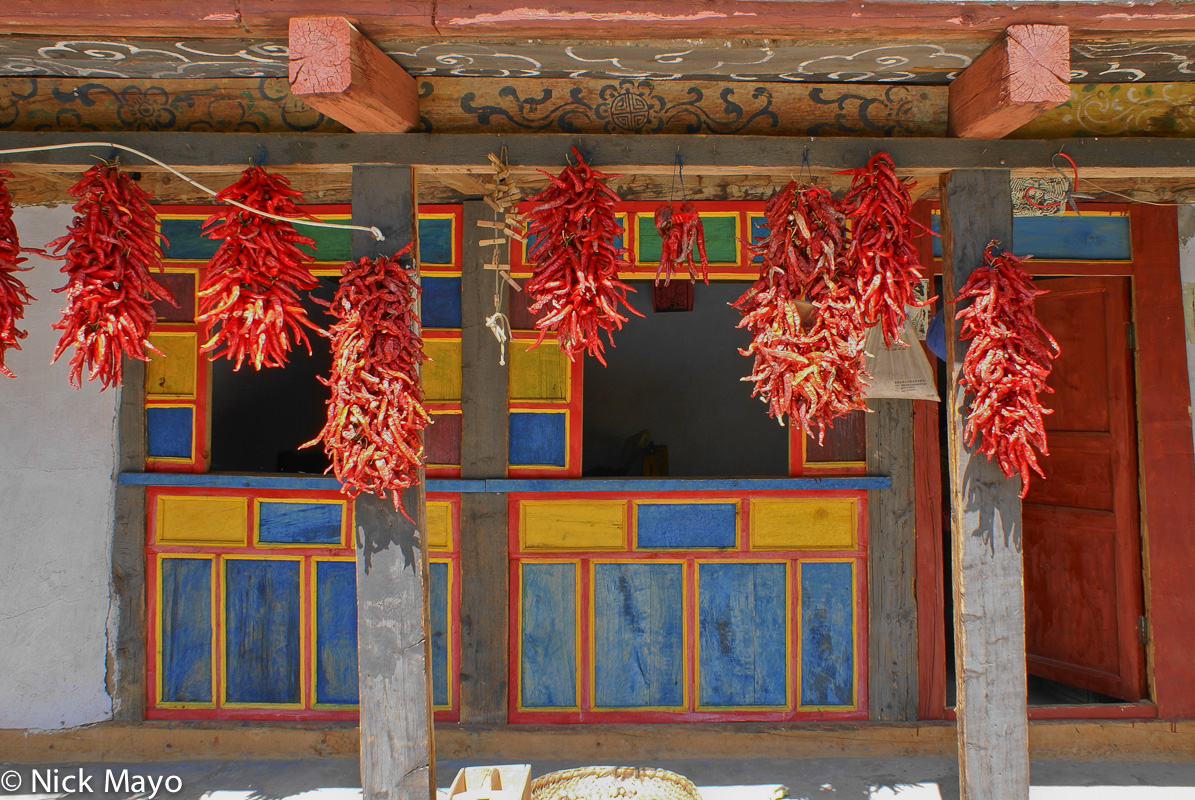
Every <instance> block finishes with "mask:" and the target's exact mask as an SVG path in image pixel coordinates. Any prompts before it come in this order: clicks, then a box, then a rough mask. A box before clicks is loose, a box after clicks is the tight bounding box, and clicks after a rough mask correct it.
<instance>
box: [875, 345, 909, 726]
mask: <svg viewBox="0 0 1195 800" xmlns="http://www.w3.org/2000/svg"><path fill="white" fill-rule="evenodd" d="M914 346H918V345H917V343H916V342H914ZM867 408H868V410H869V411H872V412H873V413H871V414H868V416H867V474H868V475H888V476H890V477H891V480H892V485H891V486H890V487H889V488H887V489H879V490H876V491H871V492H868V493H867V587H868V588H867V597H868V603H869V605H870V607H871V608H870V613H869V614H868V648H867V654H868V662H869V671H870V675H869V679H868V683H867V686H868V690H867V691H868V705H869V706H870V708H871V718H872V719H873V720H885V721H894V720H915V719H917V597H916V593H915V578H916V575H917V551H916V528H915V526H916V521H917V506H916V502H915V493H914V487H913V404H912V401H910V400H895V399H885V400H869V401H868V402H867Z"/></svg>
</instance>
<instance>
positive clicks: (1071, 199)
mask: <svg viewBox="0 0 1195 800" xmlns="http://www.w3.org/2000/svg"><path fill="white" fill-rule="evenodd" d="M1059 156H1061V157H1062V158H1065V159H1066V160H1067V161H1068V162H1069V163H1070V165H1071V180H1072V183H1071V191H1070V192H1068V193H1067V196H1066V197H1064V198H1063V199H1062V200H1060V201H1058V202H1056V203H1050V204H1046V205H1038V204H1037V203H1035V202H1033V201H1032V200H1030V199H1029V189H1026V190H1025V200H1026V202H1028V203H1029V205H1031V206H1034V207H1036V208H1047V209H1048V208H1056V207H1058V206H1060V205H1062V204H1063V203H1069V204H1070V206H1071V207H1072V208H1074V209H1075V211H1076V212H1077V211H1078V210H1079V209H1078V208H1077V207H1076V206H1075V198H1079V199H1091V198H1088V197H1084V196H1083V195H1076V194H1075V193H1074V190H1075V189H1078V188H1079V182H1080V181H1082V182H1083V183H1085V184H1087V185H1088V186H1091V187H1092V188H1094V189H1098V190H1099V191H1101V192H1103V193H1105V194H1111V195H1115V196H1116V197H1120V198H1123V199H1124V200H1127V201H1129V202H1130V203H1139V204H1141V205H1145V206H1162V207H1169V206H1174V205H1178V204H1177V203H1174V202H1162V203H1159V202H1156V201H1153V200H1138V199H1137V198H1135V197H1130V196H1129V195H1127V194H1122V193H1120V192H1117V191H1115V190H1113V189H1105V188H1104V187H1103V186H1100V185H1099V184H1098V183H1096V182H1095V181H1093V180H1091V179H1090V178H1082V177H1080V176H1079V165H1078V164H1076V163H1075V160H1074V159H1073V158H1071V157H1070V155H1068V154H1067V153H1064V152H1063V151H1062V150H1059V151H1058V152H1057V153H1055V154H1054V155H1052V156H1050V166H1051V167H1053V168H1054V171H1055V172H1057V173H1058V174H1059V175H1061V176H1062V177H1064V178H1065V177H1066V173H1065V172H1063V171H1062V170H1060V169H1059V168H1058V165H1057V164H1055V163H1054V160H1055V159H1057V158H1058V157H1059Z"/></svg>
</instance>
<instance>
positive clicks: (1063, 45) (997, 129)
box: [949, 25, 1071, 139]
mask: <svg viewBox="0 0 1195 800" xmlns="http://www.w3.org/2000/svg"><path fill="white" fill-rule="evenodd" d="M1069 81H1070V30H1069V29H1068V28H1067V27H1066V26H1065V25H1013V26H1011V27H1009V29H1008V30H1007V31H1005V33H1004V36H1002V37H1001V38H1000V40H999V41H997V42H996V43H995V44H993V45H992V46H991V47H989V48H988V49H987V50H984V51H983V54H982V55H980V56H979V58H977V59H975V61H974V62H972V63H971V66H969V67H967V68H966V69H965V70H963V71H962V74H960V75H959V76H958V77H957V78H955V79H954V81H952V82H951V84H950V111H949V114H950V121H949V131H950V135H951V136H960V137H963V138H968V139H999V138H1000V137H1002V136H1004V135H1005V134H1008V133H1011V132H1013V131H1015V130H1016V129H1017V128H1019V127H1021V126H1022V125H1024V124H1025V123H1027V122H1030V121H1032V120H1033V119H1034V118H1036V117H1038V116H1040V115H1041V114H1042V113H1044V112H1046V111H1048V110H1050V109H1051V108H1054V107H1055V106H1059V105H1061V104H1062V103H1065V102H1066V101H1067V100H1069V99H1070V97H1071V92H1070V87H1069V86H1067V83H1068V82H1069Z"/></svg>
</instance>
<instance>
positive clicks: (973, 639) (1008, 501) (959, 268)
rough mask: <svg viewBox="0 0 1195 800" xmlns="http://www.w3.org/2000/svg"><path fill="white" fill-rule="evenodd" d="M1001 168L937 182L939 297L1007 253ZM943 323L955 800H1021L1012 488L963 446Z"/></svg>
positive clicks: (1021, 664)
mask: <svg viewBox="0 0 1195 800" xmlns="http://www.w3.org/2000/svg"><path fill="white" fill-rule="evenodd" d="M1008 181H1009V174H1008V171H1007V170H956V171H954V172H951V173H949V174H948V175H944V176H942V189H941V194H942V201H943V202H942V236H943V239H942V252H943V256H944V257H943V262H942V263H943V267H942V271H943V283H944V286H943V291H944V293H945V296H946V297H948V298H953V297H957V296H958V290H959V288H960V287H961V286H962V285H963V283H964V282H965V281H966V280H967V277H968V276H969V275H970V274H971V272H972V271H973V270H975V269H977V268H980V267H981V266H982V263H983V251H984V248H985V247H986V246H987V244H988V242H990V241H992V240H993V239H995V240H997V241H999V242H1000V243H1001V244H1002V245H1003V246H1004V247H1008V248H1011V247H1012V199H1011V196H1010V195H1009V192H1008ZM945 316H946V347H947V359H946V361H947V363H948V364H951V365H954V366H953V368H952V370H951V376H950V380H949V381H948V382H947V383H948V385H949V397H948V405H947V411H946V413H947V414H948V415H949V419H948V424H947V430H948V431H949V435H950V481H951V485H950V510H951V528H952V541H953V547H952V551H953V553H952V557H953V563H954V639H955V676H956V686H957V691H958V701H957V703H956V706H955V714H956V716H957V719H958V737H959V744H958V755H959V783H960V787H961V798H962V800H981V799H986V798H994V797H1000V798H1010V799H1011V798H1020V799H1021V800H1026V798H1028V796H1029V757H1028V749H1027V747H1028V745H1027V741H1028V740H1027V737H1028V733H1027V727H1026V726H1027V719H1026V678H1025V602H1024V591H1023V588H1022V573H1023V569H1022V565H1021V503H1020V499H1019V498H1018V497H1017V495H1018V493H1019V491H1020V481H1013V480H1008V479H1006V478H1005V477H1004V474H1003V473H1002V472H1001V471H1000V468H999V467H998V466H997V465H996V464H995V463H993V462H990V461H988V460H987V459H986V458H985V457H983V456H982V455H980V454H978V453H977V452H976V445H977V444H978V443H976V445H972V446H970V447H968V446H965V445H964V443H963V439H962V433H963V423H964V421H965V416H964V415H965V412H966V402H967V400H968V398H965V397H964V396H962V395H961V394H960V392H959V391H958V379H959V369H960V368H961V364H962V358H963V354H964V352H965V351H964V350H963V347H962V345H961V343H960V342H959V340H958V322H957V320H955V315H954V314H953V313H948V314H946V315H945Z"/></svg>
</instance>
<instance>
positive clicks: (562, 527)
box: [519, 500, 627, 551]
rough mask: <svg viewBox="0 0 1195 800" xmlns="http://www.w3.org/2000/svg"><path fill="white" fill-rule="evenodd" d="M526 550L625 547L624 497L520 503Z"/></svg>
mask: <svg viewBox="0 0 1195 800" xmlns="http://www.w3.org/2000/svg"><path fill="white" fill-rule="evenodd" d="M519 520H520V525H519V528H520V530H519V537H520V539H521V540H522V542H523V549H524V550H582V551H585V550H625V549H626V546H627V504H626V501H625V500H528V501H526V502H523V503H521V504H520V513H519Z"/></svg>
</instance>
